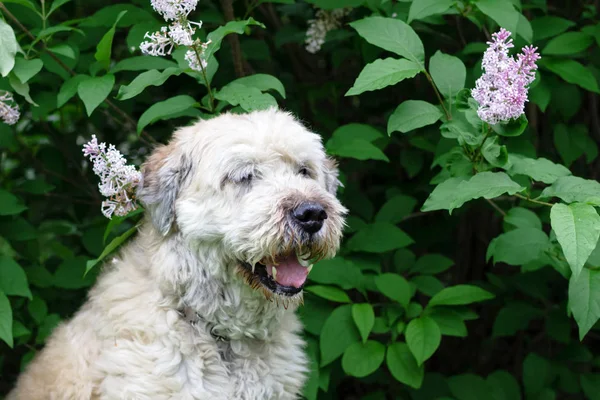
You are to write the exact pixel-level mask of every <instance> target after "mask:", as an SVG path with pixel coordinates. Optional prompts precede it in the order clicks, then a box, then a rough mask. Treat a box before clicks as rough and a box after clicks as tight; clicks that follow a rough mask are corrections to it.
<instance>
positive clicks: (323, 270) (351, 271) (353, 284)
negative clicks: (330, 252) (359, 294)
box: [308, 257, 364, 290]
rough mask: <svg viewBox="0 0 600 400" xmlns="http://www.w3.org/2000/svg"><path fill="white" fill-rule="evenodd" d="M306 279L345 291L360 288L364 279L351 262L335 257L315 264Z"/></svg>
mask: <svg viewBox="0 0 600 400" xmlns="http://www.w3.org/2000/svg"><path fill="white" fill-rule="evenodd" d="M308 279H310V280H311V281H313V282H317V283H322V284H334V285H338V286H340V287H341V288H342V289H346V290H347V289H357V288H360V287H362V282H363V280H364V277H363V275H362V273H361V272H360V269H359V268H358V267H357V266H356V265H355V264H354V263H353V262H352V261H349V260H345V259H343V258H341V257H336V258H332V259H329V260H323V261H319V262H318V263H316V264H315V265H314V267H313V269H312V271H310V274H309V275H308Z"/></svg>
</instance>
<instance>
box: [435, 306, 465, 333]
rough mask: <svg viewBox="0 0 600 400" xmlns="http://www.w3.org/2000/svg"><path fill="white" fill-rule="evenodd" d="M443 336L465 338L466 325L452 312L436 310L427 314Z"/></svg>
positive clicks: (441, 309)
mask: <svg viewBox="0 0 600 400" xmlns="http://www.w3.org/2000/svg"><path fill="white" fill-rule="evenodd" d="M429 316H430V317H431V318H432V319H433V320H434V321H435V323H436V324H437V326H438V327H439V328H440V332H441V334H442V335H444V336H455V337H467V335H468V332H467V325H465V322H464V321H463V319H462V318H461V317H460V315H459V314H458V313H456V312H455V311H454V310H448V309H443V308H436V309H434V310H433V312H431V313H430V314H429Z"/></svg>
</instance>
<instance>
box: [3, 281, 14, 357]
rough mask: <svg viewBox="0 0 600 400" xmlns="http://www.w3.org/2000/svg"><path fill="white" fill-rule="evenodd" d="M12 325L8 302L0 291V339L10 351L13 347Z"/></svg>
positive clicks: (10, 309)
mask: <svg viewBox="0 0 600 400" xmlns="http://www.w3.org/2000/svg"><path fill="white" fill-rule="evenodd" d="M12 324H13V316H12V308H10V301H8V298H7V297H6V295H5V294H4V293H2V291H0V339H2V340H4V341H5V342H6V344H7V345H8V346H9V347H10V348H11V349H12V347H13V334H12Z"/></svg>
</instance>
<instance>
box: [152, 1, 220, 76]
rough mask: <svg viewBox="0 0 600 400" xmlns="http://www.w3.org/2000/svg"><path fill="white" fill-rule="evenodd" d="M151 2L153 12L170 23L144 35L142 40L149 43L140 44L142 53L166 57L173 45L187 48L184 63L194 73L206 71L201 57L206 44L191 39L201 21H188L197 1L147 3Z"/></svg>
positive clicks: (205, 64)
mask: <svg viewBox="0 0 600 400" xmlns="http://www.w3.org/2000/svg"><path fill="white" fill-rule="evenodd" d="M151 3H152V7H153V8H154V10H155V11H156V12H158V13H159V14H160V15H162V17H163V18H164V19H165V21H167V22H169V21H172V22H171V24H170V25H169V26H163V27H162V28H160V31H157V32H154V33H150V32H146V35H144V38H145V39H149V40H147V41H144V42H142V43H141V44H140V50H141V51H142V53H143V54H148V55H151V56H166V55H169V54H171V52H172V51H173V48H174V47H175V46H184V47H187V48H188V51H187V52H186V54H185V60H186V61H187V62H188V63H189V65H190V68H191V69H193V70H195V71H202V70H203V69H204V68H206V66H207V61H206V59H205V58H204V57H203V54H204V51H205V50H206V48H207V46H208V45H209V44H210V41H208V42H206V43H202V42H201V41H200V40H199V39H196V40H194V34H195V33H196V29H200V28H201V27H202V21H200V22H192V21H189V20H188V15H189V13H191V12H192V11H194V10H195V9H196V5H197V4H198V0H151ZM195 26H197V28H196V27H195Z"/></svg>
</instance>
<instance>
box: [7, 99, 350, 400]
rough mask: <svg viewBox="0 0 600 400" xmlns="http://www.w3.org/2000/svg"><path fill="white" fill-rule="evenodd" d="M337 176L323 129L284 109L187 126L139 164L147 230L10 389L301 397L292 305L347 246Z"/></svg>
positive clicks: (89, 394) (52, 394) (39, 395)
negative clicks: (317, 268) (313, 272)
mask: <svg viewBox="0 0 600 400" xmlns="http://www.w3.org/2000/svg"><path fill="white" fill-rule="evenodd" d="M339 184H340V182H339V180H338V171H337V167H336V164H335V162H334V161H333V160H332V159H331V158H329V157H328V156H327V155H326V154H325V151H324V148H323V145H322V142H321V138H320V136H319V135H317V134H315V133H312V132H310V131H309V130H307V128H305V127H304V126H303V125H302V124H301V123H300V122H298V121H297V120H296V119H295V118H294V117H293V116H292V115H291V114H289V113H286V112H283V111H280V110H278V109H269V110H266V111H256V112H252V113H249V114H232V113H227V114H222V115H220V116H218V117H215V118H213V119H208V120H202V121H199V122H198V123H196V124H195V125H192V126H188V127H184V128H181V129H179V130H177V131H176V132H175V134H174V136H173V139H172V140H171V141H170V142H169V144H167V145H163V146H161V147H158V148H156V149H155V150H154V151H153V153H152V154H151V155H150V157H149V158H148V160H147V161H146V162H145V163H144V164H143V166H142V181H141V182H140V185H139V187H138V190H137V197H138V200H139V201H140V202H141V203H142V204H143V205H144V208H145V211H146V212H145V214H146V215H145V218H144V221H143V222H142V223H141V225H140V227H139V229H138V233H137V236H136V237H135V238H134V239H133V240H132V241H131V242H130V243H128V244H126V245H125V246H123V248H122V250H121V251H120V252H119V253H118V255H117V256H116V257H114V258H113V259H112V260H111V261H110V262H108V263H107V264H106V265H104V267H103V271H102V273H101V274H100V276H99V278H98V280H97V282H96V284H95V285H94V287H93V288H92V289H91V290H90V292H89V296H88V299H87V301H86V303H85V304H84V305H83V306H82V307H81V309H80V310H79V311H78V312H77V313H76V314H75V315H74V317H73V318H72V319H71V320H70V321H68V322H66V323H63V324H61V325H60V326H58V327H57V328H56V329H55V330H54V332H53V333H52V335H51V337H50V338H49V340H48V341H47V344H46V346H45V348H44V349H43V350H42V351H41V352H40V353H39V354H38V355H37V356H36V357H35V358H34V360H33V361H32V362H31V363H30V364H29V365H28V367H27V368H26V370H25V371H24V372H23V374H22V375H21V376H20V377H19V379H18V381H17V384H16V387H15V389H14V390H13V391H12V393H11V394H10V395H9V397H8V398H9V399H11V400H14V399H18V400H37V399H52V400H55V399H56V400H59V399H60V400H62V399H75V400H83V399H135V400H143V399H153V400H161V399H224V400H225V399H227V400H229V399H241V400H257V399H260V400H265V399H281V400H285V399H295V398H298V397H299V396H300V394H301V392H302V388H303V385H304V383H305V380H306V376H307V373H308V361H307V357H306V355H305V354H304V351H303V348H304V345H305V344H304V342H303V340H302V337H301V329H302V327H301V324H300V322H299V320H298V318H297V316H296V315H295V313H294V311H295V309H296V308H297V307H298V305H299V304H300V303H301V302H302V289H303V286H304V284H305V281H306V279H307V275H308V273H309V272H310V269H311V268H312V267H311V264H312V263H313V262H315V261H318V260H320V259H323V258H328V257H332V256H334V254H335V253H336V251H337V250H338V248H339V245H340V240H341V236H342V230H343V226H344V215H345V214H346V209H345V208H344V207H343V206H342V204H341V203H340V202H339V201H338V199H337V198H336V189H337V188H338V185H339Z"/></svg>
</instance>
